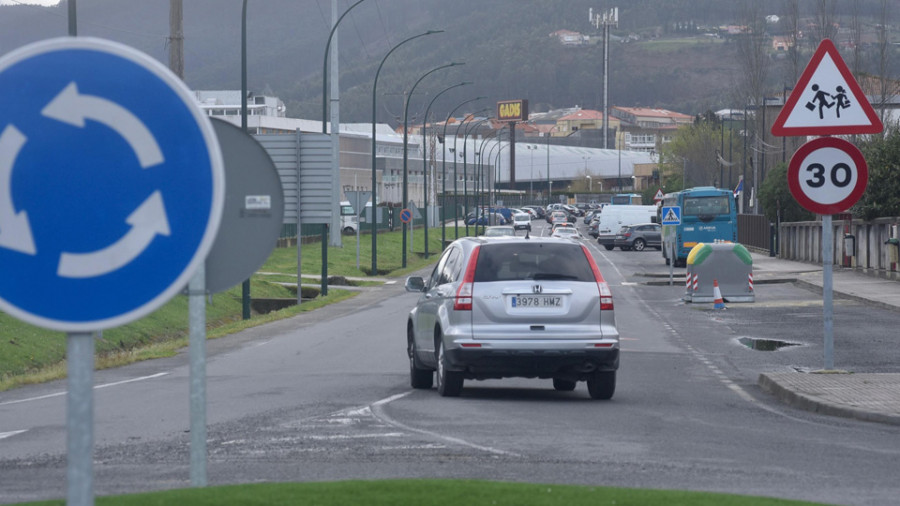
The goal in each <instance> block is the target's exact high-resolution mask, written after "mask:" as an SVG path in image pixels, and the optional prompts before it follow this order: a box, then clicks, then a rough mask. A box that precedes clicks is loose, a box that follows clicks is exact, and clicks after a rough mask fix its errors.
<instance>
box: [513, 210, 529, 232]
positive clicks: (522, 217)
mask: <svg viewBox="0 0 900 506" xmlns="http://www.w3.org/2000/svg"><path fill="white" fill-rule="evenodd" d="M512 218H513V221H512V224H513V228H515V229H516V230H528V231H529V232H530V231H531V216H529V215H528V214H527V213H516V214H514V215H513V217H512Z"/></svg>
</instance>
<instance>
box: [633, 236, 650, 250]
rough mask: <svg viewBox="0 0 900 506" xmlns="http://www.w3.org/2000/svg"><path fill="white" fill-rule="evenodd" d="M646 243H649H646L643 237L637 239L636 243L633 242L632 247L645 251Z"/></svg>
mask: <svg viewBox="0 0 900 506" xmlns="http://www.w3.org/2000/svg"><path fill="white" fill-rule="evenodd" d="M646 245H647V243H645V242H644V240H643V239H635V240H634V244H632V245H631V247H632V248H634V250H635V251H644V246H646Z"/></svg>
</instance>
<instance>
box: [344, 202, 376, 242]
mask: <svg viewBox="0 0 900 506" xmlns="http://www.w3.org/2000/svg"><path fill="white" fill-rule="evenodd" d="M371 207H372V202H366V208H367V209H366V211H367V212H368V211H369V210H370V209H371ZM365 222H366V215H365V213H363V223H365ZM357 228H359V218H358V217H357V216H356V213H355V212H354V210H353V204H351V203H350V201H349V200H342V201H341V233H342V234H344V235H349V234H355V233H356V229H357Z"/></svg>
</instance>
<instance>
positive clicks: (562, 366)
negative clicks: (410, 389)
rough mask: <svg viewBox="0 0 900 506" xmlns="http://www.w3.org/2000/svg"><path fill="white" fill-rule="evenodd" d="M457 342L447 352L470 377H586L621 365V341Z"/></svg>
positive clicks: (451, 362) (452, 366) (451, 364)
mask: <svg viewBox="0 0 900 506" xmlns="http://www.w3.org/2000/svg"><path fill="white" fill-rule="evenodd" d="M456 344H457V345H458V346H460V347H456V348H451V349H448V350H446V351H445V353H446V357H447V360H448V362H449V364H448V367H449V368H450V369H452V370H457V371H462V372H463V373H464V375H465V377H466V379H489V378H508V377H524V378H554V377H566V378H571V379H574V380H585V379H587V378H588V377H589V376H590V375H591V374H593V373H594V372H596V371H615V370H617V369H618V368H619V345H618V343H614V344H613V343H605V344H608V345H609V347H595V346H594V345H593V344H588V343H578V344H577V345H576V346H575V347H568V346H559V347H556V348H548V347H543V346H534V345H532V346H511V345H512V344H513V343H510V342H506V341H504V342H500V343H497V342H482V341H472V342H466V343H459V342H457V343H456ZM532 344H533V343H532ZM468 346H473V347H468ZM474 346H478V347H474Z"/></svg>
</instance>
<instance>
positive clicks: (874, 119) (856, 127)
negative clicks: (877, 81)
mask: <svg viewBox="0 0 900 506" xmlns="http://www.w3.org/2000/svg"><path fill="white" fill-rule="evenodd" d="M883 129H884V127H883V126H882V124H881V120H880V119H879V118H878V115H877V114H875V110H874V109H872V106H871V105H870V104H869V101H868V100H867V99H866V96H865V94H864V93H863V92H862V90H861V89H860V87H859V84H857V82H856V80H855V79H854V78H853V74H852V73H851V72H850V70H849V69H848V68H847V65H846V64H845V63H844V60H842V59H841V55H840V54H839V53H838V51H837V49H836V48H835V47H834V44H833V43H832V42H831V41H830V40H828V39H825V40H823V41H822V43H821V44H820V45H819V48H818V49H817V50H816V53H815V54H814V55H813V57H812V59H811V60H810V62H809V64H808V65H807V66H806V69H805V70H804V71H803V75H801V76H800V79H799V80H798V81H797V85H796V86H795V87H794V90H793V92H791V95H790V97H788V99H787V101H786V102H785V104H784V107H783V108H782V109H781V113H780V114H779V115H778V118H776V119H775V123H774V124H773V125H772V134H773V135H779V136H794V135H795V136H804V135H845V134H870V133H878V132H881V131H882V130H883Z"/></svg>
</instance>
